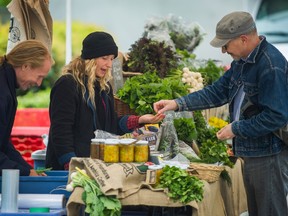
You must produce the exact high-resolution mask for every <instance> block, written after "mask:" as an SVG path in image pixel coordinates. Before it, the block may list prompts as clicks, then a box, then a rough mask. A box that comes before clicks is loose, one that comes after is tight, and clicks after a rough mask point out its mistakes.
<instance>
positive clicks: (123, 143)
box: [119, 139, 136, 163]
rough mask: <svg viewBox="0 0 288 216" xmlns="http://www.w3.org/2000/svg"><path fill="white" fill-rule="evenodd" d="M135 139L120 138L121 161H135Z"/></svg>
mask: <svg viewBox="0 0 288 216" xmlns="http://www.w3.org/2000/svg"><path fill="white" fill-rule="evenodd" d="M135 142H136V140H135V139H120V145H119V151H120V153H119V154H120V162H126V163H129V162H133V161H134V143H135Z"/></svg>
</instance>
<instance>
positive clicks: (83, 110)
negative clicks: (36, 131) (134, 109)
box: [46, 74, 131, 170]
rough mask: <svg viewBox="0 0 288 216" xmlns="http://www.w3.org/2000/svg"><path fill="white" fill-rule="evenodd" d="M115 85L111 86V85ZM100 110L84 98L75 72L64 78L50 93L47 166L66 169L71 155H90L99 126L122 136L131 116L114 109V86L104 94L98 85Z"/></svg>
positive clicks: (96, 94)
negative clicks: (74, 76) (91, 145)
mask: <svg viewBox="0 0 288 216" xmlns="http://www.w3.org/2000/svg"><path fill="white" fill-rule="evenodd" d="M110 87H111V86H110ZM95 102H96V107H97V110H96V111H95V110H93V109H92V104H91V103H88V104H87V103H86V102H85V101H84V99H83V96H82V93H81V90H80V87H79V86H77V83H76V81H75V80H74V78H73V77H72V75H70V74H67V75H64V76H62V77H60V78H59V79H58V80H57V81H56V83H55V85H54V86H53V88H52V90H51V95H50V107H49V115H50V121H51V126H50V131H49V142H48V147H47V153H46V167H47V168H52V169H53V170H62V169H64V165H65V164H67V163H68V162H69V161H70V159H71V157H75V156H77V157H89V156H90V143H91V139H92V138H94V137H95V135H94V131H95V130H96V129H99V130H104V131H107V132H110V133H113V134H118V135H122V134H124V133H127V132H131V131H129V130H128V129H127V126H126V123H127V119H128V116H123V117H119V118H118V116H117V114H116V112H115V111H114V97H113V91H112V88H111V89H110V91H109V92H102V93H100V87H99V85H98V82H97V83H96V84H95Z"/></svg>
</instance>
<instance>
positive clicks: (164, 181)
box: [157, 166, 204, 204]
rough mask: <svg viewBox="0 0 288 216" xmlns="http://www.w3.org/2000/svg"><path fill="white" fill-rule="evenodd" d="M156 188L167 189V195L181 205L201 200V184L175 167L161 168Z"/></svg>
mask: <svg viewBox="0 0 288 216" xmlns="http://www.w3.org/2000/svg"><path fill="white" fill-rule="evenodd" d="M157 187H158V188H167V189H168V191H167V195H168V196H169V197H170V198H171V199H173V200H175V201H180V202H181V203H183V204H187V203H189V202H191V201H201V200H202V199H203V193H204V189H203V188H204V184H203V182H201V181H200V180H199V179H198V178H197V177H195V176H191V175H189V174H188V173H187V172H186V171H185V170H183V169H180V168H178V167H175V166H171V167H170V166H165V167H164V168H163V171H162V174H161V176H160V182H159V184H158V185H157Z"/></svg>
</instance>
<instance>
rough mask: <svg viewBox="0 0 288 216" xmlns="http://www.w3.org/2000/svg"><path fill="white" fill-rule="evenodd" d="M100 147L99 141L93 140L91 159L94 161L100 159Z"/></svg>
mask: <svg viewBox="0 0 288 216" xmlns="http://www.w3.org/2000/svg"><path fill="white" fill-rule="evenodd" d="M99 153H100V145H99V142H98V140H97V139H91V144H90V157H91V158H92V159H99Z"/></svg>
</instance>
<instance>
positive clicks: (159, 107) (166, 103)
mask: <svg viewBox="0 0 288 216" xmlns="http://www.w3.org/2000/svg"><path fill="white" fill-rule="evenodd" d="M153 109H154V111H155V112H156V113H158V114H161V113H164V112H165V111H168V110H177V109H178V105H177V103H176V102H175V100H160V101H158V102H156V103H154V104H153Z"/></svg>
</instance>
